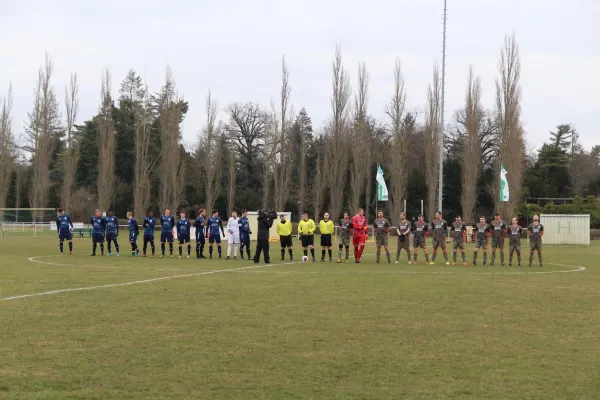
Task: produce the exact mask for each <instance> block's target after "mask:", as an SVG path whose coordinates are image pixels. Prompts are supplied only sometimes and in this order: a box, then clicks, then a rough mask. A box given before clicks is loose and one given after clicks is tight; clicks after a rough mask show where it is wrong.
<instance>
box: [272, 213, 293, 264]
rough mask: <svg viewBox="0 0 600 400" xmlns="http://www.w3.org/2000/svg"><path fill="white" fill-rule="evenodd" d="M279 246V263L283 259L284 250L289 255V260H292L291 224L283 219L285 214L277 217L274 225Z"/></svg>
mask: <svg viewBox="0 0 600 400" xmlns="http://www.w3.org/2000/svg"><path fill="white" fill-rule="evenodd" d="M275 230H276V231H277V234H278V235H279V243H280V244H281V261H283V259H284V258H285V249H288V252H289V253H290V260H293V259H294V255H293V252H292V223H291V222H290V221H288V220H287V219H286V218H285V214H281V215H280V216H279V222H278V223H277V225H275Z"/></svg>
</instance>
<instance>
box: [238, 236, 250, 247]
mask: <svg viewBox="0 0 600 400" xmlns="http://www.w3.org/2000/svg"><path fill="white" fill-rule="evenodd" d="M240 243H242V246H246V247H250V235H249V234H247V233H246V234H243V235H240Z"/></svg>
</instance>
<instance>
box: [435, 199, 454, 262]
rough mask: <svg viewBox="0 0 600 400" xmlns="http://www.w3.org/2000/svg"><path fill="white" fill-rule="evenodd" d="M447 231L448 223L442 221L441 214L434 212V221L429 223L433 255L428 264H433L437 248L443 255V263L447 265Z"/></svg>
mask: <svg viewBox="0 0 600 400" xmlns="http://www.w3.org/2000/svg"><path fill="white" fill-rule="evenodd" d="M447 230H448V223H447V222H446V221H445V220H443V219H442V213H441V212H439V211H436V212H435V219H434V220H433V222H432V223H431V231H432V237H433V254H432V255H431V262H430V264H435V258H436V257H437V249H438V247H441V248H442V252H443V254H444V261H446V265H450V264H449V263H448V252H447V251H446V231H447Z"/></svg>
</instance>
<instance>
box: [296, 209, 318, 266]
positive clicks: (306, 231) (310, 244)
mask: <svg viewBox="0 0 600 400" xmlns="http://www.w3.org/2000/svg"><path fill="white" fill-rule="evenodd" d="M315 229H316V226H315V221H313V220H312V219H309V218H308V214H307V213H303V214H302V219H301V220H300V222H299V223H298V233H299V234H300V240H301V242H302V250H303V251H304V255H305V256H308V250H310V254H311V256H312V260H313V262H315V261H316V260H315Z"/></svg>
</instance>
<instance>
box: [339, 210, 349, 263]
mask: <svg viewBox="0 0 600 400" xmlns="http://www.w3.org/2000/svg"><path fill="white" fill-rule="evenodd" d="M351 234H352V220H351V219H350V214H349V213H347V212H345V213H344V218H343V219H342V220H341V221H340V231H339V234H338V261H337V262H338V263H341V262H342V249H343V248H344V247H345V248H346V258H345V260H346V262H348V258H349V257H350V235H351Z"/></svg>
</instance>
